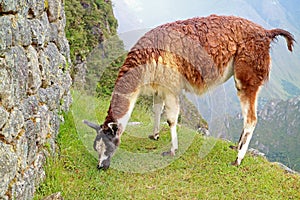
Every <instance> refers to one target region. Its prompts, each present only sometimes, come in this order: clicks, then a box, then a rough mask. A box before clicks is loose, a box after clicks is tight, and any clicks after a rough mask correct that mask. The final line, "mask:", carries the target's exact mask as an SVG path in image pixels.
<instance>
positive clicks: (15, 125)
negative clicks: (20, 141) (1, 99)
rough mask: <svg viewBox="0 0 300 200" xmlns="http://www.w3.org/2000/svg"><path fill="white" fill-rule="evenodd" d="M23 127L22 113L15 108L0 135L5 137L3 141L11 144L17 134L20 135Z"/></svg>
mask: <svg viewBox="0 0 300 200" xmlns="http://www.w3.org/2000/svg"><path fill="white" fill-rule="evenodd" d="M23 125H24V117H23V113H22V112H21V111H20V110H19V109H18V108H16V107H15V109H14V110H13V111H12V112H11V114H10V117H9V120H8V122H7V123H6V124H5V126H4V127H3V130H2V134H3V135H4V137H5V138H4V139H6V141H8V142H11V141H12V139H13V138H15V137H16V136H17V135H18V133H20V131H21V130H22V127H23Z"/></svg>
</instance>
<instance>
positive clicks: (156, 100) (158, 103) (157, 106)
mask: <svg viewBox="0 0 300 200" xmlns="http://www.w3.org/2000/svg"><path fill="white" fill-rule="evenodd" d="M163 107H164V101H163V99H162V97H161V96H160V95H159V94H158V93H157V92H156V93H155V94H154V96H153V112H154V128H153V134H152V135H149V138H150V139H152V140H158V139H159V125H160V117H161V113H162V110H163Z"/></svg>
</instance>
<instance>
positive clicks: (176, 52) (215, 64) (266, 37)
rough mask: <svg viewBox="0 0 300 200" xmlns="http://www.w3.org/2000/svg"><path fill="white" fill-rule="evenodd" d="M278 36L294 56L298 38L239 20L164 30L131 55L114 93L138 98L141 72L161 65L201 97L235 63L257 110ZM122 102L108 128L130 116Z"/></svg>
mask: <svg viewBox="0 0 300 200" xmlns="http://www.w3.org/2000/svg"><path fill="white" fill-rule="evenodd" d="M278 35H281V36H284V37H285V38H286V40H287V46H288V49H289V50H290V51H292V46H293V42H294V38H293V36H292V35H291V34H290V33H289V32H287V31H285V30H282V29H274V30H266V29H264V28H263V27H261V26H259V25H257V24H255V23H253V22H251V21H249V20H246V19H243V18H239V17H233V16H216V15H211V16H209V17H201V18H198V17H197V18H192V19H188V20H183V21H176V22H173V23H168V24H164V25H161V26H159V27H157V28H155V29H153V30H151V31H149V32H148V33H146V34H145V35H144V36H143V37H142V38H141V39H140V40H139V41H138V42H137V43H136V45H135V46H134V47H133V48H132V49H131V50H130V52H129V53H128V56H127V58H126V60H125V62H124V64H123V66H122V67H121V69H120V71H119V75H118V77H117V80H116V86H115V91H114V92H115V93H116V94H119V93H120V94H128V93H131V92H134V91H135V90H136V88H137V87H139V85H140V84H141V82H140V79H142V75H141V74H142V73H143V70H142V69H138V68H139V67H141V66H144V65H147V64H149V63H151V62H155V63H156V64H159V63H161V64H163V65H166V66H169V67H172V68H174V70H175V71H178V72H179V73H180V74H181V75H183V77H184V78H185V79H186V80H187V81H188V82H189V83H190V84H191V86H192V87H194V88H197V91H198V93H203V92H205V90H206V89H207V87H209V86H210V84H211V83H214V82H215V81H216V80H217V79H218V78H219V77H221V76H222V75H223V73H224V71H225V70H226V67H227V65H228V64H229V62H230V60H231V59H233V65H234V75H235V78H236V79H238V80H239V81H240V85H239V86H237V89H238V91H239V96H240V99H241V100H243V99H245V100H246V101H248V100H249V101H250V102H251V103H250V104H251V105H253V104H254V102H255V99H256V96H257V90H258V88H259V87H260V86H261V85H262V84H263V83H264V82H265V81H266V80H268V77H269V71H270V55H269V48H270V43H271V41H272V40H273V39H274V38H275V37H276V36H278ZM133 69H134V70H133ZM245 94H247V95H245ZM120 98H121V97H120V96H116V97H114V95H113V99H112V102H111V104H112V105H114V106H113V107H114V108H112V106H111V107H110V109H109V111H108V116H107V118H106V122H105V124H106V123H109V122H111V121H115V120H116V119H117V118H119V117H121V116H122V115H124V113H126V111H127V110H126V109H124V108H125V107H126V106H128V105H129V104H128V103H126V101H127V100H125V103H124V102H122V101H120V100H121V99H120ZM122 98H123V100H124V97H122ZM249 98H250V99H249ZM120 104H123V105H120ZM115 105H117V107H116V108H115ZM122 109H124V110H122ZM114 110H116V111H114ZM254 112H255V109H252V108H250V111H249V113H248V115H249V118H248V120H249V121H253V120H256V113H254Z"/></svg>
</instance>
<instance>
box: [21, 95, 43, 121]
mask: <svg viewBox="0 0 300 200" xmlns="http://www.w3.org/2000/svg"><path fill="white" fill-rule="evenodd" d="M38 104H39V102H38V99H37V97H36V96H29V97H28V98H27V99H25V100H24V101H23V104H22V106H21V108H22V112H23V116H24V119H25V120H28V119H34V118H36V117H39V116H38V110H39V105H38Z"/></svg>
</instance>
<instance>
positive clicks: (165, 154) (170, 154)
mask: <svg viewBox="0 0 300 200" xmlns="http://www.w3.org/2000/svg"><path fill="white" fill-rule="evenodd" d="M161 155H162V156H175V152H172V151H166V152H163V153H162V154H161Z"/></svg>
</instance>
